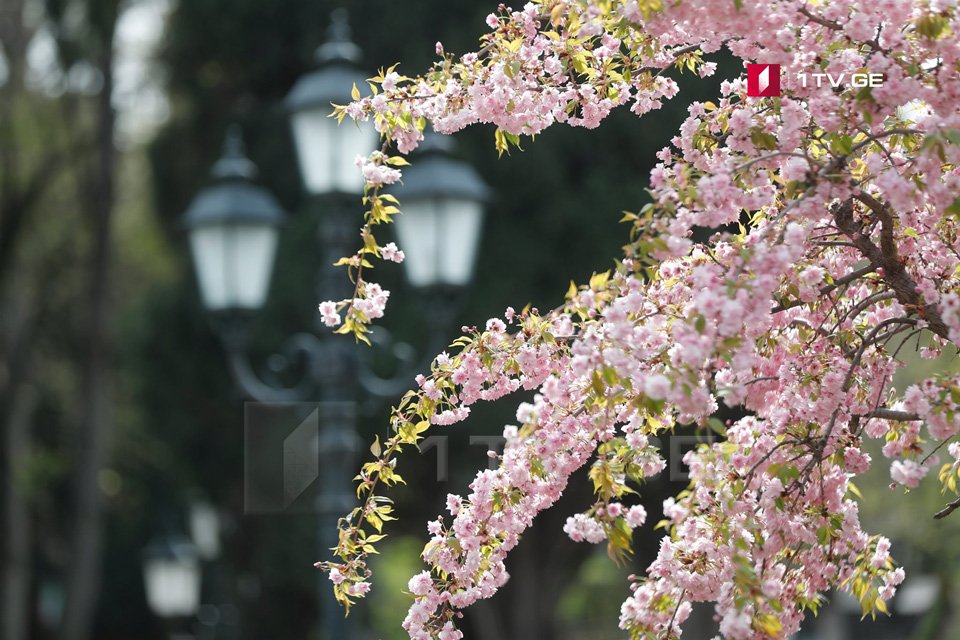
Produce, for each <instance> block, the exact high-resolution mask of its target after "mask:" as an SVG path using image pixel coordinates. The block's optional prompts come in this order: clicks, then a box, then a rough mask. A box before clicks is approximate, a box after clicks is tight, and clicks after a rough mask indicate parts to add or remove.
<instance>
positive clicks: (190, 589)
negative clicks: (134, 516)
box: [143, 535, 201, 620]
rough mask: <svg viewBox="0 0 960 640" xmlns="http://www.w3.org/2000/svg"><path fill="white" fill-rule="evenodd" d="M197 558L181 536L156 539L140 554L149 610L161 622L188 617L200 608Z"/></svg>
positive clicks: (166, 536) (187, 542)
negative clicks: (161, 620)
mask: <svg viewBox="0 0 960 640" xmlns="http://www.w3.org/2000/svg"><path fill="white" fill-rule="evenodd" d="M200 579H201V571H200V559H199V557H198V555H197V550H196V547H194V546H193V544H192V543H191V542H190V541H189V540H188V539H186V538H184V537H183V536H170V535H165V536H162V537H159V538H156V539H154V540H153V542H151V543H150V544H149V545H148V546H147V548H146V549H145V550H144V552H143V580H144V585H145V587H146V591H147V604H148V605H150V610H151V611H153V613H154V614H156V615H157V616H158V617H160V618H162V619H164V620H170V619H176V618H190V617H192V616H194V615H195V614H196V612H197V609H198V608H199V606H200Z"/></svg>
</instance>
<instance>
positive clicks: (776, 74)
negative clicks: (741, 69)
mask: <svg viewBox="0 0 960 640" xmlns="http://www.w3.org/2000/svg"><path fill="white" fill-rule="evenodd" d="M747 95H748V96H752V97H754V98H765V97H768V96H778V95H780V65H778V64H748V65H747Z"/></svg>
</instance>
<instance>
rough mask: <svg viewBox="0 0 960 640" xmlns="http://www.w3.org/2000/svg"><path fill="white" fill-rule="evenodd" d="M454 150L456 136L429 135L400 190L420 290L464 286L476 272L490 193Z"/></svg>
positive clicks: (405, 242)
mask: <svg viewBox="0 0 960 640" xmlns="http://www.w3.org/2000/svg"><path fill="white" fill-rule="evenodd" d="M453 149H454V143H453V140H452V139H451V138H449V137H447V136H442V135H440V134H437V133H434V132H432V131H428V132H427V134H426V136H425V137H424V140H423V142H422V143H421V145H420V152H419V153H418V154H417V158H416V160H414V162H413V165H412V166H411V167H409V168H407V169H406V170H405V171H404V173H403V184H402V185H401V186H400V187H399V188H398V189H396V192H397V196H398V197H399V199H400V203H401V206H402V209H403V214H402V215H400V216H398V217H397V220H396V225H397V236H398V239H399V240H400V244H401V246H402V247H403V250H404V252H405V253H406V256H407V257H406V259H405V260H404V265H405V266H406V273H407V278H408V279H409V280H410V284H412V285H413V286H414V287H418V288H427V287H437V288H459V287H463V286H465V285H466V284H467V283H468V282H469V280H470V278H471V276H472V274H473V266H474V262H475V259H476V254H477V245H478V244H479V242H480V230H481V227H482V224H483V206H484V204H485V203H486V201H487V200H488V199H489V196H490V189H489V187H487V185H486V184H485V183H484V182H483V180H482V179H481V178H480V175H479V174H478V173H477V171H476V170H475V169H474V168H473V167H471V166H470V165H469V164H467V163H466V162H463V161H461V160H457V159H455V158H454V157H453Z"/></svg>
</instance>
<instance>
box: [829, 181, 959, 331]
mask: <svg viewBox="0 0 960 640" xmlns="http://www.w3.org/2000/svg"><path fill="white" fill-rule="evenodd" d="M854 199H856V200H857V201H859V202H861V203H863V204H864V205H866V206H867V207H868V208H869V209H870V210H871V211H872V212H873V213H874V214H876V216H877V217H878V218H879V219H880V227H881V228H880V246H879V247H878V246H877V245H876V244H874V242H873V240H871V239H870V237H869V236H868V235H866V234H865V233H864V232H863V231H864V228H863V225H862V223H860V222H858V221H856V220H854V218H853V201H854ZM833 219H834V222H835V223H836V225H837V228H838V229H840V231H842V232H843V233H844V234H845V235H846V236H847V237H849V238H850V240H851V241H852V242H853V244H854V246H856V247H857V249H858V250H859V251H860V253H862V254H863V256H864V257H865V258H866V259H867V260H869V261H870V262H871V263H873V264H875V265H878V266H881V267H883V273H882V275H881V277H882V278H883V281H884V282H886V283H887V285H889V286H890V288H891V289H893V291H894V292H895V293H896V294H897V300H898V301H899V302H900V304H902V305H904V306H905V307H907V308H908V309H912V310H914V311H915V312H916V313H917V315H919V316H920V317H921V318H923V319H924V320H925V321H926V322H927V327H928V328H929V329H930V330H931V331H933V332H934V333H935V334H937V335H938V336H940V337H941V338H944V339H946V340H949V339H950V332H949V330H948V329H947V325H946V324H945V323H944V322H943V318H942V317H941V316H940V311H939V310H938V309H937V306H936V305H934V304H925V303H924V300H923V298H922V297H921V296H920V294H918V293H917V281H916V280H914V279H913V276H911V275H910V274H909V273H908V272H907V270H906V268H905V267H904V266H903V263H902V262H901V260H900V255H899V253H898V252H897V245H896V242H895V241H894V235H893V225H894V214H893V212H892V211H891V210H890V207H888V206H887V205H886V204H885V203H883V202H880V201H879V200H877V199H876V198H874V197H873V196H871V195H868V194H866V193H860V194H859V195H856V196H854V197H853V198H851V199H849V200H846V201H844V202H843V203H841V204H840V205H839V206H837V207H835V208H834V212H833Z"/></svg>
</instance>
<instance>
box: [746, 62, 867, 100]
mask: <svg viewBox="0 0 960 640" xmlns="http://www.w3.org/2000/svg"><path fill="white" fill-rule="evenodd" d="M797 79H798V80H799V81H800V86H801V87H823V86H828V87H830V88H832V89H838V88H840V87H841V86H845V85H850V86H851V87H855V88H863V87H879V86H882V85H883V74H882V73H851V74H846V73H836V74H834V73H827V72H817V73H798V74H797ZM747 95H748V96H750V97H752V98H766V97H772V96H779V95H780V65H778V64H748V65H747Z"/></svg>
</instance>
